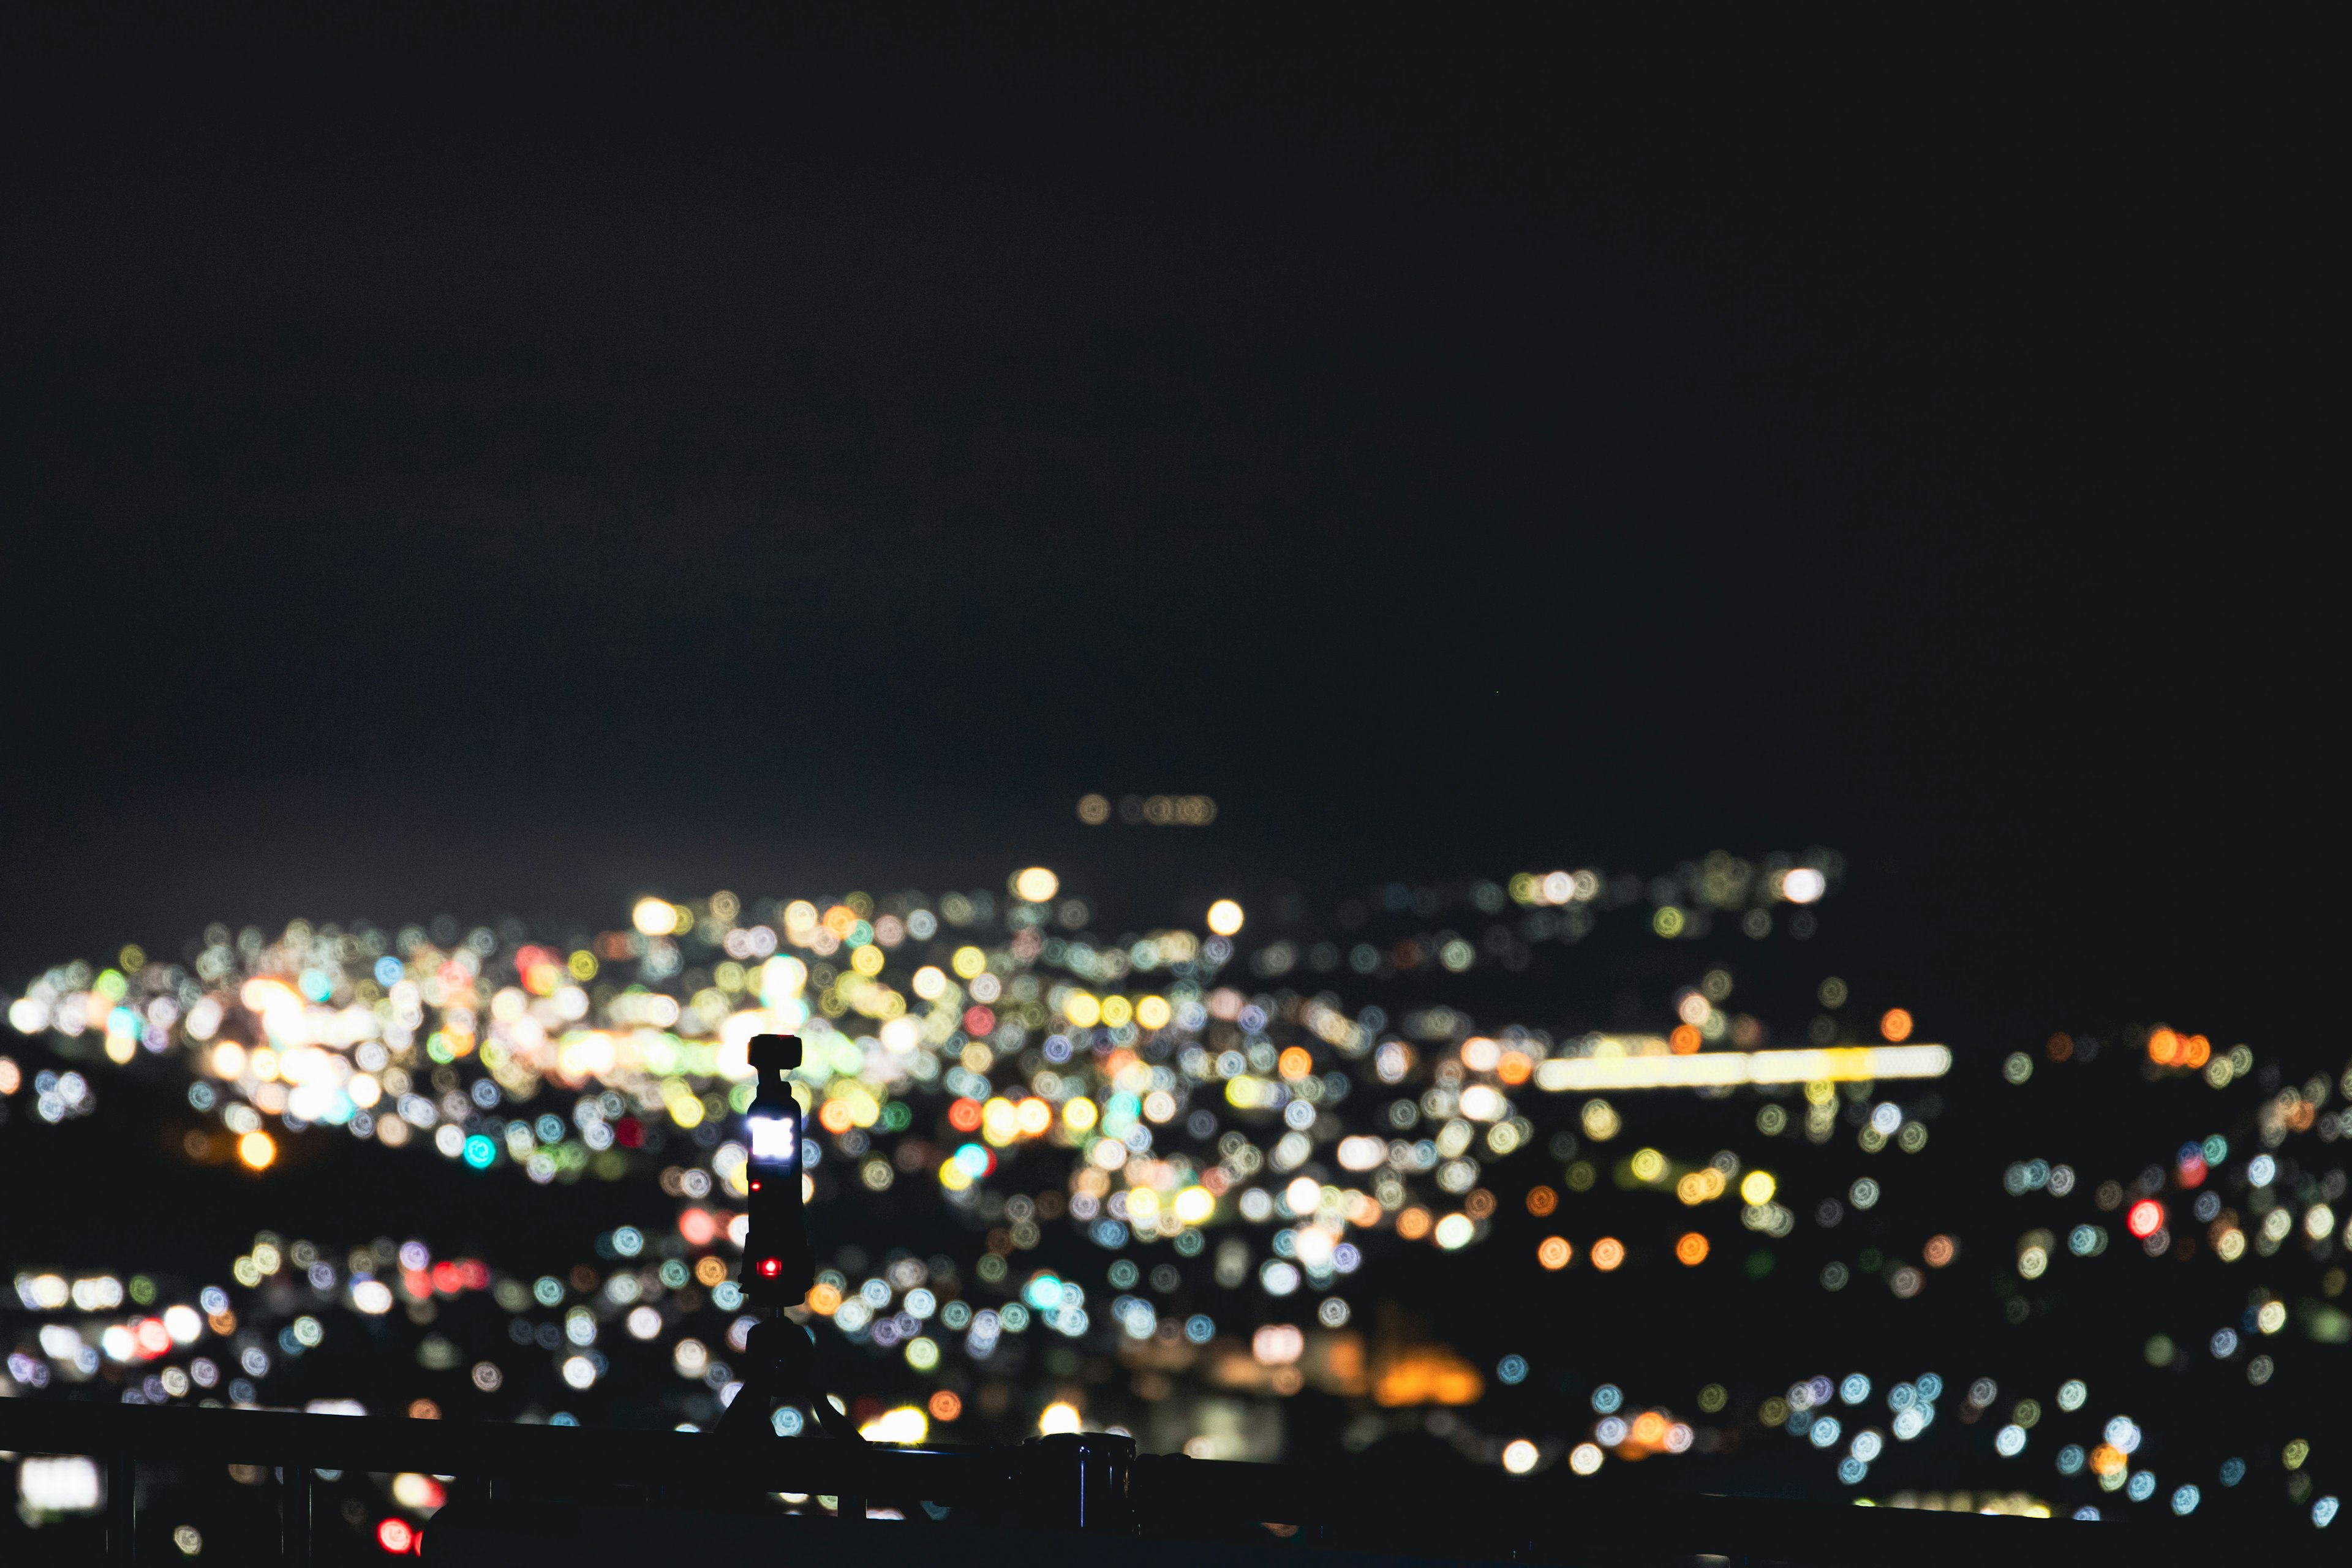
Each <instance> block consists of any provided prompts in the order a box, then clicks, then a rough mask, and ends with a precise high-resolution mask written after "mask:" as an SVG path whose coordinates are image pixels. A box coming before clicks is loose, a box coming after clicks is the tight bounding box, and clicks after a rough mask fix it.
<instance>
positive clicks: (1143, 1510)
mask: <svg viewBox="0 0 2352 1568" xmlns="http://www.w3.org/2000/svg"><path fill="white" fill-rule="evenodd" d="M0 1449H5V1450H13V1451H16V1452H18V1453H23V1454H54V1455H86V1456H89V1457H91V1458H95V1459H97V1460H98V1461H100V1463H101V1464H102V1465H103V1467H104V1469H105V1473H106V1479H107V1486H106V1497H105V1505H104V1506H105V1510H106V1520H105V1524H106V1542H107V1544H106V1557H107V1560H108V1561H110V1562H112V1561H128V1560H129V1559H130V1558H131V1552H132V1550H133V1542H134V1535H135V1526H136V1525H137V1523H138V1521H137V1518H136V1517H135V1509H136V1506H137V1505H136V1499H137V1495H138V1481H139V1467H140V1466H141V1465H142V1464H149V1465H173V1466H192V1467H198V1468H205V1467H220V1466H226V1465H228V1464H232V1463H234V1464H241V1465H256V1466H264V1467H268V1468H274V1469H276V1470H277V1471H278V1477H279V1480H280V1487H279V1492H278V1499H279V1507H280V1510H281V1521H282V1536H281V1547H282V1553H283V1557H284V1559H285V1560H286V1561H289V1562H295V1563H309V1562H311V1561H313V1559H314V1556H315V1554H316V1542H317V1540H318V1535H317V1531H318V1528H319V1525H320V1521H319V1520H318V1519H317V1518H316V1517H315V1515H316V1502H317V1498H318V1485H319V1483H318V1481H317V1479H315V1477H314V1472H316V1471H319V1470H344V1471H362V1472H374V1473H400V1472H415V1473H419V1474H424V1475H430V1476H436V1477H446V1478H455V1481H454V1484H453V1486H452V1488H451V1490H450V1506H451V1508H452V1509H455V1510H458V1511H457V1512H456V1513H452V1514H449V1515H448V1518H449V1519H450V1520H451V1521H453V1522H452V1523H451V1524H450V1526H449V1529H450V1530H452V1531H455V1530H457V1528H458V1526H457V1524H456V1523H455V1522H454V1521H456V1520H457V1519H459V1518H470V1519H471V1520H472V1521H474V1524H475V1525H479V1524H481V1523H483V1522H485V1521H494V1520H496V1519H497V1518H498V1517H499V1512H500V1510H509V1512H511V1511H512V1510H515V1509H516V1508H518V1507H524V1505H530V1504H536V1505H537V1506H538V1507H539V1509H540V1510H541V1512H540V1515H539V1517H541V1518H545V1517H548V1513H547V1511H546V1510H548V1509H550V1508H557V1509H565V1508H581V1509H598V1510H605V1511H606V1513H607V1514H608V1515H609V1514H610V1510H614V1508H624V1509H625V1508H630V1507H637V1508H645V1507H654V1508H669V1509H677V1508H685V1509H733V1510H738V1511H740V1509H741V1507H742V1506H743V1505H745V1504H751V1503H757V1502H759V1501H761V1500H764V1499H765V1498H766V1497H767V1495H768V1494H772V1493H777V1492H788V1493H796V1494H805V1495H810V1496H821V1497H830V1498H834V1499H836V1500H837V1503H836V1506H835V1519H837V1521H839V1523H840V1525H841V1526H842V1527H844V1528H853V1529H864V1528H867V1525H866V1515H867V1509H868V1505H869V1503H889V1504H892V1505H894V1506H896V1507H898V1508H900V1509H902V1510H904V1517H905V1518H907V1519H908V1520H910V1521H918V1522H921V1521H941V1522H949V1521H954V1522H965V1521H970V1522H976V1523H982V1524H989V1525H995V1526H998V1527H1010V1528H1015V1529H1023V1530H1030V1531H1062V1530H1082V1531H1089V1532H1102V1533H1105V1534H1119V1535H1129V1536H1139V1537H1144V1538H1158V1539H1162V1540H1186V1539H1193V1540H1199V1539H1218V1540H1223V1541H1225V1542H1238V1541H1244V1540H1246V1541H1251V1542H1255V1543H1256V1544H1258V1545H1261V1546H1265V1547H1276V1546H1283V1545H1287V1546H1289V1547H1292V1548H1306V1549H1310V1550H1311V1549H1314V1548H1318V1547H1319V1548H1323V1549H1326V1550H1329V1551H1337V1552H1362V1553H1375V1552H1376V1553H1378V1554H1380V1555H1382V1556H1386V1557H1390V1558H1394V1557H1398V1556H1407V1555H1412V1554H1415V1553H1420V1554H1423V1555H1442V1556H1444V1557H1448V1558H1454V1559H1456V1560H1460V1559H1462V1558H1465V1557H1486V1558H1489V1559H1505V1558H1517V1559H1522V1560H1529V1559H1533V1560H1545V1561H1558V1562H1579V1563H1663V1562H1680V1563H1689V1562H1691V1561H1693V1560H1694V1559H1706V1558H1721V1559H1725V1560H1727V1561H1729V1562H1732V1563H1817V1564H1823V1565H1842V1564H1848V1563H1852V1564H1855V1565H1857V1568H1859V1565H1860V1564H1864V1563H1870V1564H1872V1565H1874V1568H1879V1565H1883V1564H1884V1563H1888V1562H1899V1561H1904V1560H1906V1559H1907V1560H1913V1561H1916V1560H1921V1559H1922V1558H1923V1557H1924V1558H1925V1559H1926V1560H1931V1561H1932V1560H1942V1559H1944V1558H1951V1559H1953V1560H1958V1558H1959V1557H1960V1556H1961V1555H1965V1556H1966V1557H1967V1558H1968V1559H1969V1560H1970V1561H1994V1560H1996V1559H1998V1560H2001V1561H2003V1562H2004V1564H2005V1568H2026V1565H2031V1564H2034V1563H2045V1562H2046V1563H2051V1564H2053V1565H2055V1564H2058V1563H2070V1564H2071V1563H2076V1562H2079V1561H2081V1560H2082V1559H2083V1557H2084V1554H2085V1553H2086V1552H2088V1553H2097V1554H2101V1555H2105V1556H2109V1557H2111V1558H2113V1559H2114V1560H2116V1561H2126V1560H2130V1561H2143V1560H2144V1561H2153V1560H2155V1558H2156V1557H2157V1556H2158V1554H2171V1553H2175V1552H2180V1551H2182V1550H2183V1549H2187V1550H2189V1551H2191V1552H2200V1551H2202V1552H2210V1551H2213V1550H2215V1549H2217V1548H2221V1547H2223V1546H2224V1545H2225V1543H2226V1544H2229V1545H2239V1546H2242V1545H2244V1544H2250V1542H2247V1541H2246V1538H2245V1537H2244V1536H2243V1535H2242V1534H2239V1535H2232V1534H2224V1533H2222V1532H2221V1531H2220V1530H2218V1529H2216V1528H2215V1527H2214V1526H2213V1525H2211V1524H2210V1523H2209V1521H2202V1520H2198V1519H2188V1520H2173V1519H2166V1520H2164V1521H2161V1523H2160V1525H2159V1524H2151V1523H2150V1522H2148V1521H2141V1520H2132V1519H2126V1520H2113V1521H2103V1522H2101V1523H2098V1524H2084V1523H2076V1522H2074V1521H2056V1520H2052V1521H2036V1520H2021V1519H2009V1518H1991V1517H1983V1516H1976V1515H1965V1514H1938V1513H1927V1512H1921V1511H1914V1510H1894V1509H1864V1508H1855V1507H1852V1506H1840V1505H1835V1504H1825V1503H1795V1502H1783V1501H1777V1500H1760V1499H1750V1498H1731V1497H1720V1496H1703V1495H1687V1494H1670V1493H1651V1494H1649V1495H1647V1496H1625V1495H1622V1494H1619V1495H1615V1496H1606V1497H1596V1496H1595V1495H1594V1494H1593V1492H1592V1491H1591V1489H1582V1488H1580V1487H1579V1486H1578V1484H1577V1483H1576V1482H1574V1481H1573V1480H1563V1479H1559V1478H1546V1477H1538V1478H1532V1479H1528V1480H1522V1481H1512V1480H1507V1479H1503V1478H1501V1477H1498V1476H1490V1475H1486V1474H1483V1473H1475V1472H1473V1473H1454V1474H1448V1475H1445V1476H1444V1477H1442V1478H1441V1477H1437V1476H1432V1475H1421V1476H1418V1477H1415V1476H1412V1475H1404V1474H1399V1473H1398V1472H1396V1471H1393V1470H1386V1469H1373V1468H1359V1467H1350V1466H1344V1465H1327V1466H1300V1465H1254V1464H1239V1463H1230V1462H1223V1461H1215V1460H1200V1459H1190V1458H1183V1457H1181V1456H1157V1455H1138V1454H1137V1452H1136V1450H1135V1445H1134V1443H1133V1441H1132V1440H1131V1439H1129V1438H1125V1437H1121V1436H1116V1435H1110V1434H1103V1433H1083V1434H1075V1435H1066V1436H1054V1437H1045V1438H1038V1439H1034V1440H1033V1441H1031V1442H1028V1443H1025V1444H1022V1445H1020V1446H1018V1447H981V1446H961V1445H922V1446H898V1445H889V1444H859V1443H838V1442H830V1441H825V1440H822V1439H803V1440H787V1439H782V1438H777V1439H773V1440H768V1439H765V1438H764V1437H763V1438H762V1439H761V1440H755V1441H749V1442H734V1441H727V1440H724V1439H721V1438H719V1437H718V1436H714V1435H711V1434H707V1433H681V1432H642V1431H615V1430H607V1429H599V1428H590V1427H563V1426H521V1425H514V1426H507V1425H490V1424H487V1423H470V1422H457V1421H418V1420H409V1419H402V1418H396V1417H383V1416H366V1415H304V1414H296V1413H292V1412H279V1411H257V1410H237V1409H224V1408H203V1407H190V1406H184V1405H181V1406H142V1405H101V1404H96V1403H87V1404H84V1403H72V1402H66V1401H51V1400H25V1399H0ZM920 1504H928V1505H929V1507H928V1508H924V1507H919V1506H918V1505H920ZM528 1513H529V1510H528V1508H527V1507H524V1513H523V1515H521V1516H519V1517H525V1518H527V1517H528ZM814 1522H815V1521H806V1522H805V1523H803V1525H800V1526H797V1527H796V1528H807V1527H809V1526H811V1525H814ZM1269 1524H1275V1525H1278V1526H1279V1527H1280V1533H1279V1534H1276V1533H1275V1532H1273V1531H1269V1530H1268V1529H1267V1528H1266V1527H1267V1526H1268V1525H1269ZM829 1527H830V1525H829V1524H828V1525H825V1526H820V1528H829ZM431 1529H432V1527H431V1526H429V1525H428V1526H427V1535H428V1540H429V1537H430V1533H431ZM2259 1544H2260V1545H2261V1546H2262V1547H2263V1551H2264V1552H2265V1554H2266V1555H2267V1556H2268V1557H2269V1558H2270V1559H2271V1560H2273V1561H2279V1560H2294V1559H2295V1558H2297V1557H2298V1556H2299V1555H2300V1554H2302V1553H2305V1552H2308V1551H2310V1550H2311V1549H2312V1548H2314V1547H2315V1546H2316V1544H2317V1542H2315V1541H2312V1542H2303V1541H2297V1540H2294V1539H2293V1538H2287V1539H2283V1540H2276V1541H2272V1540H2263V1541H2261V1542H2259ZM427 1553H428V1555H431V1554H433V1549H432V1547H431V1546H430V1545H429V1544H428V1547H427Z"/></svg>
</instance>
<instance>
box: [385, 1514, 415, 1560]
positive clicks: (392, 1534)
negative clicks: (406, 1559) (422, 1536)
mask: <svg viewBox="0 0 2352 1568" xmlns="http://www.w3.org/2000/svg"><path fill="white" fill-rule="evenodd" d="M416 1533H417V1532H416V1531H414V1530H412V1529H410V1528H409V1524H408V1521H406V1520H404V1519H387V1520H385V1521H383V1523H382V1524H379V1525H377V1526H376V1527H375V1543H376V1544H377V1545H378V1546H381V1547H383V1549H384V1550H385V1551H386V1552H395V1553H401V1552H411V1551H414V1550H415V1546H416Z"/></svg>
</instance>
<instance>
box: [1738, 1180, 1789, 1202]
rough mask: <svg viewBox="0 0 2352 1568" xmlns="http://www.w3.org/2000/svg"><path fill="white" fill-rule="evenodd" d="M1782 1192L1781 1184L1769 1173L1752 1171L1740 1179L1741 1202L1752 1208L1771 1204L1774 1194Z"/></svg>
mask: <svg viewBox="0 0 2352 1568" xmlns="http://www.w3.org/2000/svg"><path fill="white" fill-rule="evenodd" d="M1779 1191H1780V1184H1779V1183H1778V1182H1775V1181H1774V1180H1773V1179H1772V1173H1771V1172H1769V1171H1750V1172H1748V1174H1746V1175H1744V1176H1742V1177H1740V1178H1739V1201H1740V1202H1742V1203H1744V1204H1747V1205H1749V1206H1750V1207H1752V1208H1761V1207H1762V1206H1763V1205H1766V1204H1769V1203H1770V1202H1771V1201H1772V1194H1774V1193H1777V1192H1779Z"/></svg>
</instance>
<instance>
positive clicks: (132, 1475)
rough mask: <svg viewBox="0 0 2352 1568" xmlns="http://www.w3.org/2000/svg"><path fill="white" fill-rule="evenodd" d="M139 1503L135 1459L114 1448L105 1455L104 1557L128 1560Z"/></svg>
mask: <svg viewBox="0 0 2352 1568" xmlns="http://www.w3.org/2000/svg"><path fill="white" fill-rule="evenodd" d="M138 1506H139V1461H138V1460H137V1459H136V1458H133V1457H132V1456H131V1455H130V1454H128V1453H125V1452H122V1451H121V1450H117V1451H116V1452H114V1453H111V1454H109V1455H108V1456H107V1457H106V1560H107V1561H108V1562H110V1563H128V1562H130V1561H131V1553H132V1552H135V1551H137V1550H138V1548H137V1546H136V1545H135V1544H134V1543H133V1541H132V1533H131V1532H132V1531H133V1530H134V1529H136V1527H137V1525H138V1522H139V1520H138Z"/></svg>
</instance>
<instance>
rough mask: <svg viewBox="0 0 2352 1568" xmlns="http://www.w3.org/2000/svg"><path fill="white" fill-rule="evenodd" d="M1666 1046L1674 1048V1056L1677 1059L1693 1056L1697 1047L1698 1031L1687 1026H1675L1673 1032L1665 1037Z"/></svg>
mask: <svg viewBox="0 0 2352 1568" xmlns="http://www.w3.org/2000/svg"><path fill="white" fill-rule="evenodd" d="M1666 1044H1668V1045H1669V1046H1672V1047H1674V1051H1675V1055H1676V1056H1678V1057H1687V1056H1692V1055H1695V1054H1696V1052H1697V1050H1698V1047H1699V1033H1698V1030H1697V1029H1696V1028H1694V1027H1693V1026H1690V1025H1688V1024H1677V1025H1675V1032H1674V1033H1673V1034H1671V1035H1668V1036H1667V1037H1666Z"/></svg>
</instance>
